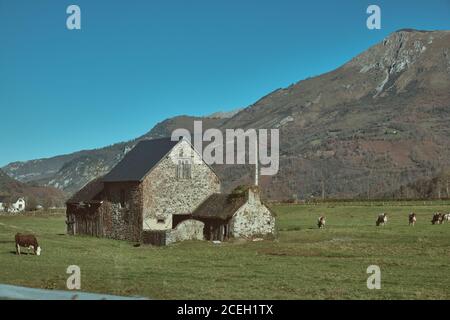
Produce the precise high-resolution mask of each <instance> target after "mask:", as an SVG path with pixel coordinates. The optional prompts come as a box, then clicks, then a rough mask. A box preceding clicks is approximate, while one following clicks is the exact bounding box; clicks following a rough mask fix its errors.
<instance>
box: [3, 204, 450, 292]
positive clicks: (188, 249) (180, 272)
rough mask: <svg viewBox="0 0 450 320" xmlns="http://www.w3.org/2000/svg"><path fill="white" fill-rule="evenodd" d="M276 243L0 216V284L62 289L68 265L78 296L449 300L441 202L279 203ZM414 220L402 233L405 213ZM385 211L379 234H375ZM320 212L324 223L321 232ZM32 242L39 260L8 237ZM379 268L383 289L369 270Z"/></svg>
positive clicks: (449, 246) (448, 208) (449, 251)
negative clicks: (110, 232)
mask: <svg viewBox="0 0 450 320" xmlns="http://www.w3.org/2000/svg"><path fill="white" fill-rule="evenodd" d="M273 209H274V210H275V212H277V214H278V217H277V224H278V235H277V240H275V241H260V242H244V241H237V240H236V241H231V242H227V243H222V244H220V245H214V244H212V243H209V242H184V243H177V244H174V245H171V246H168V247H162V248H157V247H151V246H141V247H134V246H133V244H132V243H128V242H124V241H115V240H108V239H97V238H90V237H81V236H77V237H71V236H67V235H65V217H64V216H63V215H49V214H47V215H46V214H39V215H34V216H33V215H26V216H0V283H3V284H14V285H22V286H28V287H37V288H47V289H65V284H66V279H67V277H68V276H69V275H68V274H66V269H67V267H68V266H69V265H78V266H80V268H81V286H82V291H89V292H99V293H109V294H118V295H127V296H144V297H149V298H154V299H450V277H449V276H448V272H449V271H450V223H447V224H444V225H436V226H433V225H431V223H430V221H431V216H432V214H433V212H436V211H443V212H450V204H448V203H445V202H433V203H431V202H427V203H422V202H415V203H384V204H383V203H377V204H376V205H369V204H368V203H323V204H318V205H275V206H274V207H273ZM411 211H414V212H416V213H417V215H418V223H417V225H416V227H409V226H408V213H409V212H411ZM381 212H387V213H388V214H389V221H388V224H387V225H386V226H385V227H375V220H376V217H377V215H378V214H379V213H381ZM321 214H325V215H326V217H327V226H326V228H325V229H324V230H319V229H317V225H316V223H317V218H318V216H319V215H321ZM17 232H32V233H35V234H36V235H37V236H38V240H39V242H40V245H41V246H42V249H43V250H42V255H41V256H34V255H32V254H29V255H21V256H17V255H15V250H14V234H15V233H17ZM369 265H378V266H379V267H380V268H381V290H368V289H367V286H366V280H367V278H368V276H369V275H368V274H367V273H366V269H367V267H368V266H369Z"/></svg>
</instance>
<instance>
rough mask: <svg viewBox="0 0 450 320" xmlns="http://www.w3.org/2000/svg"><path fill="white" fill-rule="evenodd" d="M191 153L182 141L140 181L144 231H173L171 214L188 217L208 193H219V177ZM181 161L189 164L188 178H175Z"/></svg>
mask: <svg viewBox="0 0 450 320" xmlns="http://www.w3.org/2000/svg"><path fill="white" fill-rule="evenodd" d="M191 151H193V150H192V147H191V146H190V145H189V143H187V142H186V141H184V140H183V141H182V142H180V143H179V144H177V145H176V146H175V147H174V148H173V149H172V151H171V152H170V154H169V155H168V156H167V157H165V158H164V159H162V160H161V161H160V163H159V164H158V165H157V166H156V167H155V168H154V169H153V170H152V171H151V172H150V173H149V174H148V176H147V177H145V179H144V181H143V182H142V188H143V219H144V220H143V229H144V230H168V229H172V227H173V223H172V217H173V215H177V214H178V215H180V214H189V213H191V212H192V211H194V210H195V208H197V207H198V206H199V205H200V204H201V203H202V202H203V201H204V200H205V199H207V198H208V197H209V196H210V195H211V194H213V193H219V192H220V181H219V178H218V177H217V176H216V174H215V173H214V171H212V169H211V168H210V167H209V166H208V165H206V163H204V162H203V161H202V160H201V157H200V155H199V154H198V153H196V152H191ZM180 155H181V157H180ZM180 159H184V160H187V161H189V162H190V163H191V178H190V179H179V178H177V164H178V163H177V161H178V160H180Z"/></svg>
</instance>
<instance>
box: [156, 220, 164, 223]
mask: <svg viewBox="0 0 450 320" xmlns="http://www.w3.org/2000/svg"><path fill="white" fill-rule="evenodd" d="M157 222H158V223H166V219H157Z"/></svg>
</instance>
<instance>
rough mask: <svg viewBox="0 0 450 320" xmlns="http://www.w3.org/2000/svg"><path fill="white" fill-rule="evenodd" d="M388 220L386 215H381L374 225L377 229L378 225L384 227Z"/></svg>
mask: <svg viewBox="0 0 450 320" xmlns="http://www.w3.org/2000/svg"><path fill="white" fill-rule="evenodd" d="M387 220H388V218H387V214H386V213H382V214H380V215H379V216H378V219H377V222H376V225H377V227H379V226H380V225H382V226H385V225H386V222H387Z"/></svg>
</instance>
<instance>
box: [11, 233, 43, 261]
mask: <svg viewBox="0 0 450 320" xmlns="http://www.w3.org/2000/svg"><path fill="white" fill-rule="evenodd" d="M15 239H16V253H17V254H18V255H20V247H24V248H28V249H33V251H34V254H35V255H37V256H39V255H41V247H40V246H39V244H38V242H37V239H36V237H35V236H34V235H32V234H20V233H18V234H16V237H15Z"/></svg>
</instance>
